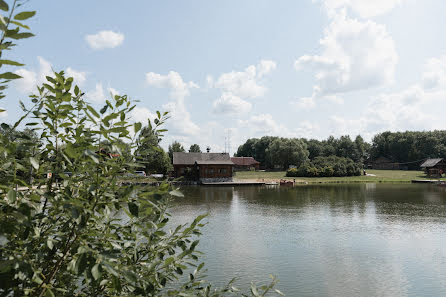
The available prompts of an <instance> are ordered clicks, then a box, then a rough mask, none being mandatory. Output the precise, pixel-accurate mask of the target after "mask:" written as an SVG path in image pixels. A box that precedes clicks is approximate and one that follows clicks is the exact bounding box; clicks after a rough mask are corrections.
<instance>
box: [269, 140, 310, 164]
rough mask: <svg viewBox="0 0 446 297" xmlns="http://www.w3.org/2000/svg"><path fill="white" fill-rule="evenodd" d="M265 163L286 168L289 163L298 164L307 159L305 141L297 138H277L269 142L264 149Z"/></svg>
mask: <svg viewBox="0 0 446 297" xmlns="http://www.w3.org/2000/svg"><path fill="white" fill-rule="evenodd" d="M266 155H267V164H269V166H270V167H275V166H280V168H282V169H288V167H289V166H290V165H295V166H298V167H299V166H300V165H302V164H303V163H305V162H306V161H308V155H309V153H308V149H307V145H306V144H305V142H303V141H302V140H300V139H297V138H292V139H289V138H278V139H275V140H273V142H271V143H270V145H269V146H268V148H267V150H266Z"/></svg>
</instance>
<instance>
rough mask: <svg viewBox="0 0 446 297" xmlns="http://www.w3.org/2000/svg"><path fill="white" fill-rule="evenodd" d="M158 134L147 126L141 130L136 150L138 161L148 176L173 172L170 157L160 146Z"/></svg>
mask: <svg viewBox="0 0 446 297" xmlns="http://www.w3.org/2000/svg"><path fill="white" fill-rule="evenodd" d="M159 140H160V139H159V136H158V135H157V132H156V131H154V130H153V129H151V127H149V126H146V127H144V128H142V129H141V132H140V134H139V136H138V138H137V141H136V144H137V149H136V150H135V157H136V161H137V162H138V163H140V164H141V165H143V167H144V171H145V172H146V174H150V173H161V174H167V173H168V172H169V171H171V170H172V164H171V162H170V159H169V156H168V155H167V153H166V152H165V151H164V150H163V149H162V147H161V146H160V145H159Z"/></svg>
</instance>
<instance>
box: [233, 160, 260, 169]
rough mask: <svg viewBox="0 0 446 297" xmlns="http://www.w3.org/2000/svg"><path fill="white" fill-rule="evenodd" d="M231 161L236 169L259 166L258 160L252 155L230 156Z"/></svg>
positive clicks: (257, 167) (256, 167)
mask: <svg viewBox="0 0 446 297" xmlns="http://www.w3.org/2000/svg"><path fill="white" fill-rule="evenodd" d="M231 161H232V162H233V163H234V169H235V170H236V171H243V170H259V167H260V162H258V161H256V160H255V159H254V158H253V157H232V158H231Z"/></svg>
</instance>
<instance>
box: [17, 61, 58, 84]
mask: <svg viewBox="0 0 446 297" xmlns="http://www.w3.org/2000/svg"><path fill="white" fill-rule="evenodd" d="M37 59H38V60H39V71H38V72H35V71H32V70H28V69H25V68H22V69H18V70H16V71H15V73H16V74H18V75H20V76H22V78H21V79H18V80H15V81H14V84H15V87H16V88H17V90H18V91H19V92H21V93H31V92H33V91H35V90H36V87H37V85H40V84H42V83H43V82H45V81H46V76H52V74H53V70H52V68H51V64H50V62H48V61H47V60H45V59H44V58H42V57H37Z"/></svg>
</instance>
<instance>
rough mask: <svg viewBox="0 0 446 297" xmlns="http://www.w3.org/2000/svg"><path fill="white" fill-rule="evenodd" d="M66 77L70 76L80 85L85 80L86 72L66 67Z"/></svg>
mask: <svg viewBox="0 0 446 297" xmlns="http://www.w3.org/2000/svg"><path fill="white" fill-rule="evenodd" d="M65 74H66V75H67V77H72V78H73V79H74V83H75V84H77V85H79V86H82V85H83V84H84V82H85V81H86V80H87V74H86V73H85V72H82V71H76V70H74V69H73V68H71V67H68V68H67V70H66V71H65Z"/></svg>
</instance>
